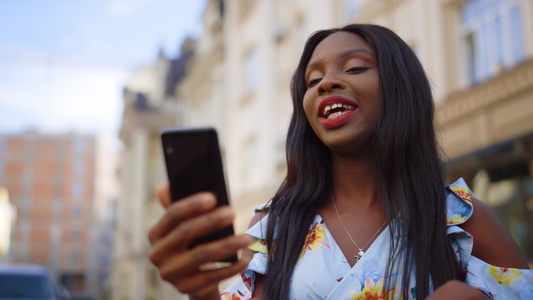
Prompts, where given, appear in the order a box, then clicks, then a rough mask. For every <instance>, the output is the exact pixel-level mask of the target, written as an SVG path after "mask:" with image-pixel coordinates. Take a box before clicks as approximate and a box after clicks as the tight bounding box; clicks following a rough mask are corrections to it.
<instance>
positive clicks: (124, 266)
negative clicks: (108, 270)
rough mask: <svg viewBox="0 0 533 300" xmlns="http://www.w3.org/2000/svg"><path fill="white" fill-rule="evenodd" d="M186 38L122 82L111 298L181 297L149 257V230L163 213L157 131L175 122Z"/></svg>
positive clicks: (163, 176) (187, 53)
mask: <svg viewBox="0 0 533 300" xmlns="http://www.w3.org/2000/svg"><path fill="white" fill-rule="evenodd" d="M190 43H191V42H186V43H185V44H184V45H183V47H182V55H181V56H180V57H179V58H178V59H175V60H172V59H168V58H166V57H165V55H164V54H163V53H160V54H159V57H158V60H157V62H156V64H155V66H153V67H152V66H146V67H144V68H142V69H140V70H139V71H138V72H137V73H136V74H134V76H133V77H132V79H131V80H130V82H129V84H128V85H127V86H126V87H125V88H124V112H123V119H122V124H121V128H120V139H121V140H122V143H123V145H124V149H123V151H122V155H121V161H120V167H119V171H118V173H119V177H120V185H121V190H122V193H121V196H120V198H119V201H118V203H117V221H116V226H115V229H116V240H115V251H114V262H113V276H112V278H113V280H112V299H118V300H126V299H130V300H134V299H183V297H184V296H180V295H179V293H178V292H177V291H176V290H175V289H174V288H172V287H171V286H170V285H168V284H166V283H164V282H163V281H162V280H161V279H160V277H159V273H158V272H157V270H156V269H155V268H154V266H152V264H151V263H150V261H149V260H148V249H149V244H148V230H149V229H150V227H151V226H152V225H153V224H154V223H155V221H156V220H157V219H159V217H160V216H161V215H162V208H161V205H160V204H159V202H158V200H157V199H156V197H155V195H154V188H155V186H156V185H157V184H158V183H162V182H166V181H168V180H167V178H166V173H165V171H164V164H163V157H162V151H161V148H160V134H161V132H162V130H163V129H164V128H165V127H170V126H174V125H175V124H176V110H177V109H176V101H175V100H174V98H173V93H174V87H175V86H176V83H177V82H178V81H179V80H181V78H182V77H183V74H184V72H185V66H186V63H187V61H188V59H189V57H190V55H191V52H190V51H191V50H190V47H191V46H190Z"/></svg>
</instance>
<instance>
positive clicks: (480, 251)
mask: <svg viewBox="0 0 533 300" xmlns="http://www.w3.org/2000/svg"><path fill="white" fill-rule="evenodd" d="M446 206H447V216H448V226H454V225H458V226H459V227H461V228H462V229H463V230H464V231H466V232H467V233H469V234H470V235H471V236H472V237H473V241H474V244H473V247H472V255H474V256H476V257H477V258H479V259H481V260H484V261H485V262H487V263H489V264H491V265H495V266H502V267H513V268H520V269H524V268H526V269H527V268H529V266H528V264H527V262H526V261H525V259H524V258H523V256H522V253H521V252H520V249H519V248H518V246H517V245H516V243H515V241H514V240H513V238H512V237H511V235H510V234H509V232H508V231H507V230H506V229H505V227H504V226H503V224H502V223H501V222H500V221H499V219H498V218H497V217H496V215H495V214H494V213H493V212H492V211H491V210H490V208H489V207H487V206H486V205H485V204H484V203H483V202H481V201H480V200H479V199H477V198H476V197H475V196H474V194H473V193H472V191H471V190H470V188H469V187H468V186H467V185H466V183H465V182H464V180H463V179H459V180H458V181H456V182H455V183H453V184H451V185H449V186H447V197H446Z"/></svg>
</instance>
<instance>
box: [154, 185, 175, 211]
mask: <svg viewBox="0 0 533 300" xmlns="http://www.w3.org/2000/svg"><path fill="white" fill-rule="evenodd" d="M154 192H155V195H156V196H157V198H158V199H159V202H160V203H161V205H163V207H164V208H165V209H166V208H168V207H169V206H170V204H171V203H172V200H171V197H170V185H169V184H168V183H162V184H159V185H157V186H156V187H155V190H154Z"/></svg>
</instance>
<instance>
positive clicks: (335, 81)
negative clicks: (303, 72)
mask: <svg viewBox="0 0 533 300" xmlns="http://www.w3.org/2000/svg"><path fill="white" fill-rule="evenodd" d="M345 87H346V84H345V83H344V82H343V81H342V80H341V79H339V77H338V74H335V73H334V72H328V73H326V74H325V75H324V77H322V80H320V83H319V85H318V87H317V92H318V94H319V95H323V94H326V93H329V92H332V91H334V90H341V89H344V88H345Z"/></svg>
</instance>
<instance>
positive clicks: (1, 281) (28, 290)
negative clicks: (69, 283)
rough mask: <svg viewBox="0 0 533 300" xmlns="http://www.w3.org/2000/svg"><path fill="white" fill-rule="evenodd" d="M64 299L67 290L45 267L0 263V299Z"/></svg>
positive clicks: (67, 294)
mask: <svg viewBox="0 0 533 300" xmlns="http://www.w3.org/2000/svg"><path fill="white" fill-rule="evenodd" d="M30 299H31V300H34V299H35V300H37V299H38V300H65V299H70V296H69V293H68V290H67V289H66V288H65V287H63V286H59V285H56V284H55V281H54V279H53V278H52V275H51V274H50V272H49V271H48V269H47V268H45V267H44V266H40V265H29V264H0V300H30Z"/></svg>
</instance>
